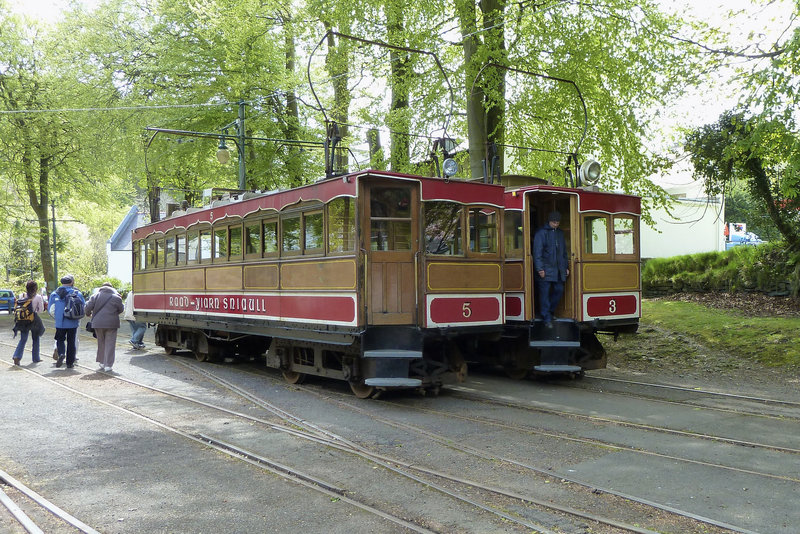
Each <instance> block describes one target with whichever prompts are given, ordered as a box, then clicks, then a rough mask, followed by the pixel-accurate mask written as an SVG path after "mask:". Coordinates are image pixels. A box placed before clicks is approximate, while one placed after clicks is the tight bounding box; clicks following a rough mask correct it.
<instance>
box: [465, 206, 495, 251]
mask: <svg viewBox="0 0 800 534" xmlns="http://www.w3.org/2000/svg"><path fill="white" fill-rule="evenodd" d="M469 251H470V252H479V253H481V254H497V210H494V209H492V208H472V209H470V210H469Z"/></svg>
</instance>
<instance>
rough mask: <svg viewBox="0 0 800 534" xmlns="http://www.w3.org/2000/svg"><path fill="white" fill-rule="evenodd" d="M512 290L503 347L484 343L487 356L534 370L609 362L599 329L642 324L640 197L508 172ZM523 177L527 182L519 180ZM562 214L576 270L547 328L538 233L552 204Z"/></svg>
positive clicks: (507, 272)
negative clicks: (538, 275)
mask: <svg viewBox="0 0 800 534" xmlns="http://www.w3.org/2000/svg"><path fill="white" fill-rule="evenodd" d="M503 181H504V182H505V183H506V193H505V204H504V205H505V215H504V217H505V220H504V241H505V246H504V256H505V263H504V273H503V283H504V286H503V288H504V298H505V302H504V304H505V314H506V325H507V327H506V332H505V334H504V336H503V343H501V344H500V345H499V346H500V347H501V348H502V350H500V351H498V350H493V351H492V350H487V349H486V348H485V347H481V345H480V344H479V345H478V347H479V348H478V349H477V350H474V349H473V350H471V351H469V352H470V354H471V357H473V358H474V357H477V358H476V359H478V360H479V361H483V362H489V363H493V364H500V365H502V366H503V367H504V368H505V369H506V372H507V373H508V374H509V375H510V376H512V377H518V378H521V377H523V376H526V375H527V374H529V373H530V372H531V371H535V372H569V373H583V371H584V370H586V369H598V368H604V367H605V366H606V353H605V350H604V349H603V346H602V345H601V344H600V342H599V341H598V339H597V336H596V334H598V333H603V334H611V335H615V336H616V335H617V334H620V333H631V332H635V331H636V330H637V328H638V324H639V318H640V317H641V307H640V303H641V273H640V256H639V222H640V215H641V203H640V198H639V197H637V196H632V195H624V194H617V193H605V192H599V191H598V190H597V188H596V187H584V188H581V187H577V188H571V187H557V186H552V185H546V184H543V183H540V184H533V185H525V184H526V183H531V181H532V180H531V179H527V178H524V177H504V180H503ZM511 184H519V185H511ZM553 211H558V212H559V213H560V214H561V217H562V219H561V224H560V228H561V230H562V231H563V232H564V234H565V241H566V246H567V250H568V257H569V271H570V274H569V277H568V278H567V281H566V283H565V291H564V295H563V297H562V298H561V301H560V304H559V307H558V309H557V311H556V314H555V315H556V317H557V319H556V320H555V321H554V322H553V323H552V324H551V325H550V327H549V328H546V327H545V326H546V325H544V324H543V322H542V321H541V320H538V319H537V313H538V310H539V303H538V295H537V293H536V291H535V281H534V275H535V273H534V268H533V238H534V234H535V232H536V230H537V229H538V228H541V227H542V226H543V225H545V224H547V216H548V214H549V213H550V212H553Z"/></svg>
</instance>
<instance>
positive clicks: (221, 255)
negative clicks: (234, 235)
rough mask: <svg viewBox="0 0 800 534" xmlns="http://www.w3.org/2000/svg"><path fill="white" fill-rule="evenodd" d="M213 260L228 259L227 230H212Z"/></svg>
mask: <svg viewBox="0 0 800 534" xmlns="http://www.w3.org/2000/svg"><path fill="white" fill-rule="evenodd" d="M214 259H215V260H216V259H222V260H226V259H228V229H227V228H217V229H216V230H214Z"/></svg>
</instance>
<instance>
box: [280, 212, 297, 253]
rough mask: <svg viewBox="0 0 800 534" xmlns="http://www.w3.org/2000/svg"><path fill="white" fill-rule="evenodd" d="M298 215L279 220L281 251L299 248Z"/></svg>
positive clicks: (295, 250) (291, 250)
mask: <svg viewBox="0 0 800 534" xmlns="http://www.w3.org/2000/svg"><path fill="white" fill-rule="evenodd" d="M300 234H301V225H300V215H295V216H293V217H286V218H284V219H283V220H281V242H282V243H283V248H282V249H281V250H283V252H297V251H299V250H300V243H301V241H300V238H301V235H300Z"/></svg>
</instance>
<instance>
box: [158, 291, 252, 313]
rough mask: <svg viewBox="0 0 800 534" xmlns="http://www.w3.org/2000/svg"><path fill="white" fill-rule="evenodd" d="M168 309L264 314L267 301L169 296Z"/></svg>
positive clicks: (237, 296) (234, 297) (246, 297)
mask: <svg viewBox="0 0 800 534" xmlns="http://www.w3.org/2000/svg"><path fill="white" fill-rule="evenodd" d="M168 303H169V307H170V308H177V309H187V308H189V309H191V308H194V310H195V311H203V312H208V311H225V312H240V313H247V312H253V313H264V312H266V311H267V299H266V298H264V297H248V296H241V295H235V296H229V297H194V298H192V297H188V296H170V297H169V298H168Z"/></svg>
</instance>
